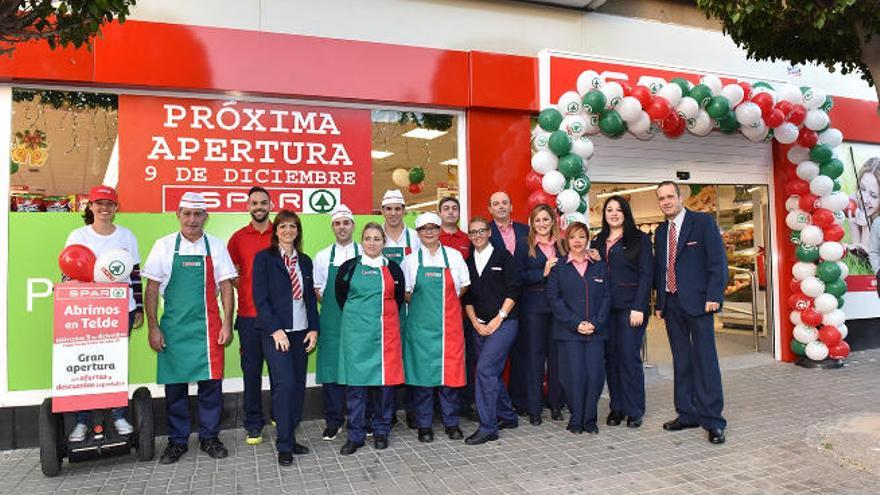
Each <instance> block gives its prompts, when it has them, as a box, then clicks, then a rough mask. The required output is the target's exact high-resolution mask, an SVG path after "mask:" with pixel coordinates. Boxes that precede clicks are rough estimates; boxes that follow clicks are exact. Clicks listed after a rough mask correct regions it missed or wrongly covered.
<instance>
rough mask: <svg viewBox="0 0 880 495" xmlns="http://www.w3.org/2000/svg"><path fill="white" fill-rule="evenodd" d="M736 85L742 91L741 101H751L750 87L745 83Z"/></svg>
mask: <svg viewBox="0 0 880 495" xmlns="http://www.w3.org/2000/svg"><path fill="white" fill-rule="evenodd" d="M737 84H738V85H739V87H741V88H742V89H743V101H746V100H749V99H751V98H752V85H751V84H749V83H747V82H745V81H741V82H738V83H737Z"/></svg>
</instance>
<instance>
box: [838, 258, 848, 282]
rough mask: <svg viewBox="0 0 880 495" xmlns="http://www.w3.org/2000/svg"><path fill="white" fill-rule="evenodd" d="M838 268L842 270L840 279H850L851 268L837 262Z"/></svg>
mask: <svg viewBox="0 0 880 495" xmlns="http://www.w3.org/2000/svg"><path fill="white" fill-rule="evenodd" d="M836 263H837V266H838V267H839V268H840V278H846V277H849V266H847V264H846V263H844V262H842V261H837V262H836Z"/></svg>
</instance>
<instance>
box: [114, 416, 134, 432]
mask: <svg viewBox="0 0 880 495" xmlns="http://www.w3.org/2000/svg"><path fill="white" fill-rule="evenodd" d="M113 426H115V427H116V433H119V434H120V435H128V434H129V433H131V432H132V431H134V428H132V426H131V423H129V422H128V421H126V420H125V418H119V419H117V420H115V421H113Z"/></svg>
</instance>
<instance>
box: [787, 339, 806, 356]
mask: <svg viewBox="0 0 880 495" xmlns="http://www.w3.org/2000/svg"><path fill="white" fill-rule="evenodd" d="M791 352H793V353H795V354H796V355H798V356H803V355H806V353H807V344H803V343H801V342H798V341H797V340H795V339H791Z"/></svg>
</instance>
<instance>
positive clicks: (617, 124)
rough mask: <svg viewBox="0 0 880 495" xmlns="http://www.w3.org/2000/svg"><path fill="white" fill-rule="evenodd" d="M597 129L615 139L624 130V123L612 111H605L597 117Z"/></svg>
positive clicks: (618, 115) (617, 114)
mask: <svg viewBox="0 0 880 495" xmlns="http://www.w3.org/2000/svg"><path fill="white" fill-rule="evenodd" d="M599 129H600V130H601V131H602V132H604V133H605V134H607V135H609V136H611V137H617V136H620V135H621V134H623V131H625V130H626V123H625V122H624V121H623V119H622V118H621V117H620V114H619V113H617V112H616V111H614V110H605V111H604V112H602V114H601V115H599Z"/></svg>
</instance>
